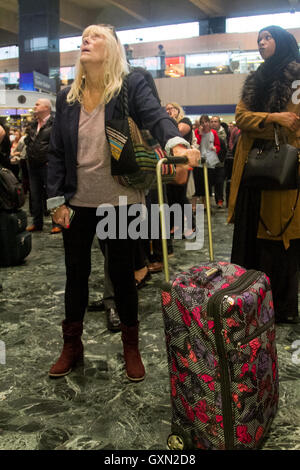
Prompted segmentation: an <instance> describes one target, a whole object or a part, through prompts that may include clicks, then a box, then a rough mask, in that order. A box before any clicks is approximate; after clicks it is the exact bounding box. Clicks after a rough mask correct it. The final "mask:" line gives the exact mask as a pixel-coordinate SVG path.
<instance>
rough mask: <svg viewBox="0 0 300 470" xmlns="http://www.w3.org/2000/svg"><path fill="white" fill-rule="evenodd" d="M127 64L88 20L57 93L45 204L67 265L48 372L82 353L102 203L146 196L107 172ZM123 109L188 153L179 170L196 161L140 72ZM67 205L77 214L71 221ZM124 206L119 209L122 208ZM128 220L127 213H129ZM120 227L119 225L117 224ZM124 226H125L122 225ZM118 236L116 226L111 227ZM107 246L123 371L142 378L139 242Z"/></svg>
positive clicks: (104, 28)
mask: <svg viewBox="0 0 300 470" xmlns="http://www.w3.org/2000/svg"><path fill="white" fill-rule="evenodd" d="M126 75H128V65H127V61H126V57H125V52H124V48H123V46H122V45H121V43H120V40H119V38H118V36H117V34H116V32H115V30H114V28H113V27H112V26H110V25H91V26H89V27H87V28H86V29H85V30H84V31H83V35H82V44H81V49H80V56H79V62H78V64H77V73H76V77H75V80H74V82H73V84H72V86H71V87H70V88H65V89H63V90H62V91H61V92H60V93H59V94H58V96H57V101H56V116H55V120H54V124H53V128H52V133H51V139H50V150H49V163H48V195H49V199H48V208H49V209H51V211H52V216H53V220H54V221H55V222H56V223H59V224H60V225H61V226H62V227H63V228H64V230H63V240H64V249H65V263H66V276H67V279H66V289H65V314H66V317H65V320H64V321H63V323H62V329H63V338H64V346H63V350H62V353H61V355H60V357H59V359H58V360H57V361H56V362H55V364H53V366H52V367H51V369H50V372H49V375H50V377H60V376H64V375H66V374H68V373H69V372H70V371H71V370H72V368H73V367H75V366H76V364H77V363H78V362H80V361H81V360H82V359H83V344H82V341H81V335H82V331H83V319H84V314H85V310H86V308H87V304H88V279H89V275H90V271H91V245H92V242H93V239H94V236H95V232H96V227H97V224H98V223H99V221H100V220H101V217H99V216H97V214H96V211H97V207H98V206H99V205H100V204H110V205H111V206H113V207H114V209H115V211H116V214H117V220H118V214H119V211H120V210H121V209H120V207H119V197H120V196H126V197H127V206H125V208H126V210H127V211H128V209H129V208H130V206H131V205H132V204H135V203H140V202H144V193H143V192H142V191H140V190H136V189H133V188H128V187H124V186H121V185H120V184H119V183H118V182H117V181H116V180H115V179H114V178H113V177H112V175H111V158H112V156H111V153H110V148H109V144H108V141H107V138H106V133H105V127H106V123H107V121H108V120H109V119H112V118H116V119H117V118H119V119H122V118H123V114H122V110H121V107H120V102H119V99H118V95H119V92H120V90H121V87H122V83H123V79H124V77H125V76H126ZM128 102H129V114H130V116H131V117H132V118H133V119H134V121H135V122H136V123H137V124H138V125H139V126H140V127H141V128H146V129H148V130H149V131H150V132H151V134H152V135H153V137H154V138H156V139H157V140H158V141H159V143H160V144H161V145H162V146H163V147H164V148H165V149H166V151H167V152H170V151H172V153H173V154H174V155H175V156H176V155H177V156H181V155H187V157H188V161H189V165H182V166H180V165H177V166H176V169H177V171H178V173H180V172H187V169H188V167H189V166H196V165H197V164H198V160H199V159H200V152H199V151H197V150H194V149H189V144H188V142H187V141H186V140H185V139H183V138H182V137H181V135H180V133H179V131H178V128H177V125H176V124H175V123H174V122H173V120H172V119H171V118H170V117H169V116H168V114H167V113H166V111H165V110H164V109H163V108H161V106H160V103H159V101H158V100H157V98H156V97H155V96H154V95H153V92H152V90H151V87H150V86H149V85H148V83H147V81H146V80H145V78H144V76H143V74H142V73H140V72H132V73H130V74H129V75H128ZM70 207H71V208H72V209H73V210H74V212H75V215H74V217H73V219H72V222H71V223H70ZM122 209H123V208H122ZM128 223H130V217H128ZM122 228H124V227H122ZM127 228H128V226H127ZM116 233H117V234H118V233H119V231H118V230H117V232H116ZM100 243H101V244H102V245H104V246H103V251H104V252H106V251H105V249H107V257H108V271H109V275H110V278H111V281H112V283H113V286H114V292H115V301H116V306H117V310H118V314H119V316H120V319H121V330H122V335H121V337H122V342H123V351H124V360H125V369H126V375H127V377H128V379H129V380H131V381H136V382H137V381H140V380H143V378H144V376H145V368H144V365H143V362H142V358H141V355H140V352H139V344H138V343H139V321H138V294H137V287H136V281H135V277H134V269H135V263H134V253H135V248H136V243H137V240H133V239H131V238H130V237H129V236H128V237H127V238H126V239H123V238H121V237H120V238H119V237H118V235H117V237H116V238H115V239H113V238H107V239H106V240H100Z"/></svg>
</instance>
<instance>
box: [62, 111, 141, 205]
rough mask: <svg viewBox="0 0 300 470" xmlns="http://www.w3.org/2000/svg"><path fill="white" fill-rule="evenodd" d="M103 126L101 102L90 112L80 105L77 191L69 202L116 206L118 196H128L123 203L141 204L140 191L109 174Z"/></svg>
mask: <svg viewBox="0 0 300 470" xmlns="http://www.w3.org/2000/svg"><path fill="white" fill-rule="evenodd" d="M104 125H105V113H104V105H103V104H101V105H99V106H97V108H95V109H94V110H93V111H92V112H91V113H88V112H87V111H85V109H84V107H83V106H81V112H80V120H79V130H78V150H77V191H76V194H75V195H74V196H73V198H72V199H71V200H70V203H71V204H72V205H74V206H80V207H98V206H99V205H100V204H112V205H113V206H118V205H119V196H126V197H127V200H124V202H125V204H136V203H143V202H144V193H143V191H139V190H136V189H132V188H127V187H125V186H121V185H120V184H119V183H118V182H117V181H115V180H114V178H113V177H112V176H111V153H110V147H109V143H108V141H107V138H106V134H105V127H104ZM122 205H123V203H122Z"/></svg>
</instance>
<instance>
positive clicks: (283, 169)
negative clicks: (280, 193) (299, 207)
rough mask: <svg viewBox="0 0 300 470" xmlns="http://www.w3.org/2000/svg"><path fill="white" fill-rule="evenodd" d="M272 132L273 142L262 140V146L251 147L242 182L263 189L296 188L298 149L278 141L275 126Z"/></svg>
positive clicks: (297, 182)
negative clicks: (273, 134)
mask: <svg viewBox="0 0 300 470" xmlns="http://www.w3.org/2000/svg"><path fill="white" fill-rule="evenodd" d="M274 133H275V139H274V142H271V141H264V142H265V143H264V144H263V145H262V146H254V148H252V149H251V151H250V153H249V155H248V158H247V160H246V164H245V168H244V173H243V179H242V183H243V185H244V186H247V187H254V188H257V189H263V190H285V189H298V188H299V182H300V178H299V161H300V150H299V149H297V148H296V147H294V146H293V145H289V144H287V143H282V144H281V143H279V137H278V131H277V129H276V127H275V126H274ZM268 143H269V144H268Z"/></svg>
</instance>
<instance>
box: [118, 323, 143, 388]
mask: <svg viewBox="0 0 300 470" xmlns="http://www.w3.org/2000/svg"><path fill="white" fill-rule="evenodd" d="M121 330H122V341H123V349H124V359H125V368H126V375H127V378H128V379H129V380H131V381H132V382H139V381H141V380H143V379H144V377H145V368H144V365H143V363H142V358H141V355H140V352H139V325H138V323H137V325H135V326H126V325H124V324H123V323H121Z"/></svg>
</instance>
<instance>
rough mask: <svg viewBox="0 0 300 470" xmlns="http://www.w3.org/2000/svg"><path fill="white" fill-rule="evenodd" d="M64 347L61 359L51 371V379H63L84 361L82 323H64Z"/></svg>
mask: <svg viewBox="0 0 300 470" xmlns="http://www.w3.org/2000/svg"><path fill="white" fill-rule="evenodd" d="M62 330H63V338H64V347H63V350H62V353H61V355H60V358H59V359H58V361H57V362H56V363H55V364H53V366H52V367H51V369H50V371H49V376H50V377H63V376H64V375H67V374H69V373H70V372H71V370H72V368H73V367H74V366H75V365H76V364H77V363H78V362H80V361H82V360H83V344H82V342H81V335H82V330H83V323H82V322H79V321H78V322H70V323H66V321H65V320H64V321H63V322H62Z"/></svg>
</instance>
